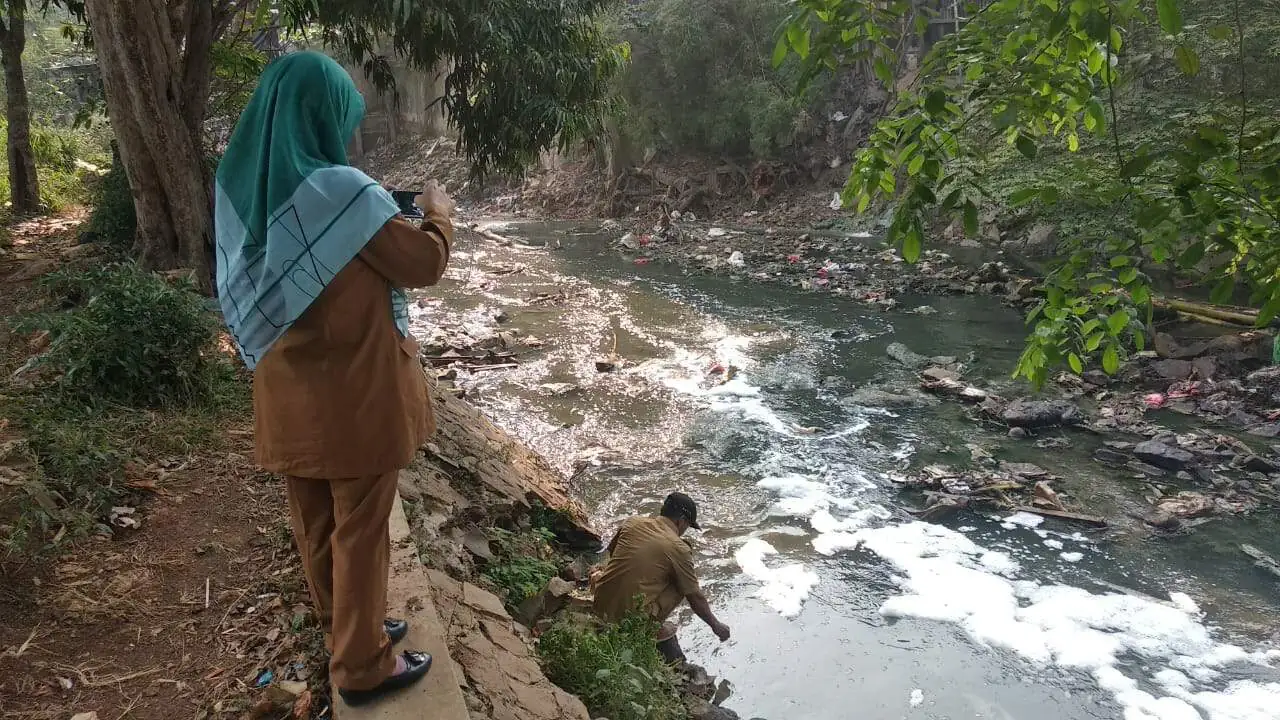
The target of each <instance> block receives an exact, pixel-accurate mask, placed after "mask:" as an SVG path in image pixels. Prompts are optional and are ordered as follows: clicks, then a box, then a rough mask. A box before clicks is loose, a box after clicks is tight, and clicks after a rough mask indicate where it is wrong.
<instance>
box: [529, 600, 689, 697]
mask: <svg viewBox="0 0 1280 720" xmlns="http://www.w3.org/2000/svg"><path fill="white" fill-rule="evenodd" d="M657 631H658V623H657V622H656V621H654V620H651V619H650V618H648V617H647V616H645V615H643V614H640V613H633V614H631V615H628V616H627V617H626V618H623V620H621V621H620V622H617V623H612V624H608V625H603V626H600V625H599V624H598V623H596V622H594V621H593V620H592V619H590V618H585V617H582V616H576V615H565V616H562V617H561V618H559V619H558V620H556V622H555V623H554V624H553V625H552V626H551V627H550V628H548V629H547V631H546V632H544V633H543V634H542V636H541V637H540V638H539V639H538V655H539V657H541V658H542V664H543V667H544V668H545V669H546V671H547V677H549V678H551V680H552V682H554V683H556V684H557V685H559V686H560V687H562V688H564V689H565V690H567V691H569V692H571V693H574V694H575V695H577V696H578V697H580V698H582V701H583V702H584V703H586V705H587V709H588V710H590V711H591V714H592V716H593V717H594V716H599V715H603V716H606V717H609V718H612V719H613V720H682V719H683V718H686V717H687V716H688V712H687V710H686V709H685V707H684V705H683V703H681V701H680V698H679V695H678V693H677V691H676V678H675V672H674V670H672V668H671V667H669V666H668V665H667V664H666V663H665V662H664V661H663V659H662V656H661V655H660V654H659V653H658V648H657V644H656V643H655V638H656V637H657Z"/></svg>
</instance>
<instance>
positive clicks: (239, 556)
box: [0, 215, 328, 720]
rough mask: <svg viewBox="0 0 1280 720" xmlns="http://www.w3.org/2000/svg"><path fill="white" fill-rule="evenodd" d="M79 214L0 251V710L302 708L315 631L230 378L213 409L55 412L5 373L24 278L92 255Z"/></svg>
mask: <svg viewBox="0 0 1280 720" xmlns="http://www.w3.org/2000/svg"><path fill="white" fill-rule="evenodd" d="M82 220H83V218H82V217H81V216H79V215H72V216H70V217H55V218H48V219H41V220H34V221H30V222H27V223H23V224H21V225H18V226H16V227H15V228H13V232H12V237H13V240H14V243H13V245H12V246H11V247H10V248H9V249H8V251H7V252H5V254H4V255H3V256H0V277H3V278H5V282H4V283H3V284H2V286H0V317H3V327H2V328H0V346H3V347H4V348H5V352H4V357H3V367H0V371H2V374H3V377H4V378H5V379H6V386H5V388H4V390H3V393H2V394H0V407H2V409H0V416H2V417H0V450H2V451H0V483H2V485H0V525H2V526H3V530H4V532H3V544H4V549H3V556H2V561H0V574H2V576H3V582H0V648H3V652H2V653H0V715H4V716H5V717H23V718H31V719H33V720H45V719H46V718H47V719H48V720H55V719H56V720H65V719H66V718H68V717H76V718H81V720H86V719H89V718H101V719H104V720H105V719H107V718H116V717H126V716H127V717H130V718H144V719H145V718H154V719H156V720H160V719H161V718H164V719H169V718H174V717H210V718H226V717H241V716H245V717H247V716H250V715H253V716H256V717H268V716H274V717H281V716H282V712H285V710H287V713H285V714H289V713H293V711H294V708H295V707H296V708H297V713H296V715H297V717H300V718H306V717H311V716H312V713H313V710H314V712H316V713H319V712H320V711H321V709H323V708H327V706H328V689H327V688H328V685H327V681H326V674H327V673H326V670H325V667H326V666H325V663H324V662H323V661H321V656H322V655H323V651H324V648H323V638H322V637H321V633H320V632H319V630H318V628H317V627H316V625H315V623H314V621H313V620H311V619H310V618H311V616H310V613H309V610H308V609H307V602H308V601H307V593H306V588H305V585H304V582H303V578H302V574H301V568H300V565H299V563H298V558H297V554H296V552H295V551H294V550H293V548H292V545H291V538H290V532H289V528H288V523H287V521H286V520H285V518H284V516H283V514H282V513H281V511H280V508H281V507H282V505H283V488H282V485H281V484H280V483H279V482H278V480H277V479H276V478H274V477H272V476H269V475H266V474H264V473H261V472H260V471H258V470H257V469H256V468H254V467H253V465H252V462H251V458H252V452H253V450H252V448H253V438H252V424H251V415H250V410H249V405H248V392H247V386H241V387H240V388H238V389H237V388H236V387H235V386H234V385H228V386H227V387H225V388H224V389H223V390H224V392H223V395H222V397H223V400H222V401H220V403H219V406H218V408H217V409H216V410H199V411H161V412H153V411H145V410H130V409H128V408H124V407H118V408H115V409H110V410H105V411H103V412H101V413H94V412H87V411H76V412H75V413H69V412H62V411H60V410H58V407H59V406H58V404H57V403H56V402H55V401H54V399H53V398H52V396H50V395H47V394H43V393H42V392H41V391H39V390H38V389H37V388H36V387H35V386H33V385H31V384H29V383H26V382H23V381H24V380H27V374H26V373H18V374H16V375H15V371H17V370H18V369H19V368H20V367H25V366H27V363H28V361H29V360H30V358H31V357H33V356H35V355H37V354H39V353H40V352H41V351H43V350H44V349H45V346H46V345H47V344H48V343H47V340H46V339H44V338H47V335H41V334H39V333H34V334H33V333H31V332H29V331H22V330H20V329H16V328H15V327H14V323H15V322H18V321H20V320H22V319H23V318H25V317H29V316H31V315H32V314H33V313H40V312H42V311H44V310H46V309H50V308H46V307H45V305H44V303H45V302H47V297H48V294H47V291H46V290H45V289H43V286H42V284H41V283H42V282H47V281H48V279H49V277H50V273H54V272H73V273H74V272H77V271H78V269H90V268H94V267H98V266H101V264H102V263H103V258H102V256H100V255H99V254H98V250H97V249H96V248H95V247H94V246H91V245H80V244H77V240H76V236H77V232H78V227H79V225H80V223H81V222H82ZM55 309H56V308H55ZM267 687H277V688H278V687H287V688H289V690H290V693H289V694H288V696H287V697H284V696H281V695H278V694H277V695H274V696H272V695H271V694H270V692H269V691H268V690H266V689H265V688H267ZM286 704H287V708H284V706H285V705H286ZM282 708H283V709H282ZM95 713H96V714H95Z"/></svg>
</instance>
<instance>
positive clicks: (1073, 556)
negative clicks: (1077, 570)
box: [1058, 552, 1084, 563]
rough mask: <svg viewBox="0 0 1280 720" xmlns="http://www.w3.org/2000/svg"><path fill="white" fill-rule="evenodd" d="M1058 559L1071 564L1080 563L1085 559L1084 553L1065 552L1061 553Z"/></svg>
mask: <svg viewBox="0 0 1280 720" xmlns="http://www.w3.org/2000/svg"><path fill="white" fill-rule="evenodd" d="M1058 557H1060V558H1062V559H1063V560H1066V561H1067V562H1069V563H1078V562H1080V561H1081V560H1083V559H1084V553H1082V552H1064V553H1059V555H1058Z"/></svg>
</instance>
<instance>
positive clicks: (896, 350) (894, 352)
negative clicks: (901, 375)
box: [884, 343, 929, 370]
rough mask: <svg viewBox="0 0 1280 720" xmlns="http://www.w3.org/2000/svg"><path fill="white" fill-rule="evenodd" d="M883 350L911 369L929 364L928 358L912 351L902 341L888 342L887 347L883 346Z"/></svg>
mask: <svg viewBox="0 0 1280 720" xmlns="http://www.w3.org/2000/svg"><path fill="white" fill-rule="evenodd" d="M884 352H885V354H886V355H888V356H889V357H891V358H893V359H894V360H897V361H898V362H900V363H902V364H903V365H905V366H907V367H909V368H911V369H913V370H916V369H919V368H922V367H925V366H927V365H928V364H929V358H927V357H925V356H923V355H921V354H920V353H917V352H914V351H913V350H912V349H911V348H909V347H907V346H906V345H903V344H902V343H890V345H889V347H887V348H885V351H884Z"/></svg>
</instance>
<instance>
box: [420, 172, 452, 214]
mask: <svg viewBox="0 0 1280 720" xmlns="http://www.w3.org/2000/svg"><path fill="white" fill-rule="evenodd" d="M414 202H415V203H417V205H418V207H420V208H422V209H423V210H424V211H426V212H432V211H434V212H438V213H440V214H441V215H444V216H446V217H449V216H452V215H453V209H454V207H456V205H455V204H454V202H453V198H451V197H449V196H448V195H447V194H446V193H445V191H444V188H442V187H440V183H438V182H436V181H435V180H431V181H430V182H428V183H427V187H426V189H424V190H423V191H422V192H421V193H419V195H418V196H417V197H416V198H414Z"/></svg>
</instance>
